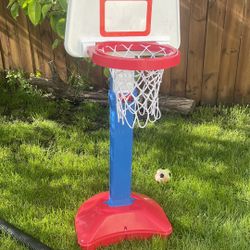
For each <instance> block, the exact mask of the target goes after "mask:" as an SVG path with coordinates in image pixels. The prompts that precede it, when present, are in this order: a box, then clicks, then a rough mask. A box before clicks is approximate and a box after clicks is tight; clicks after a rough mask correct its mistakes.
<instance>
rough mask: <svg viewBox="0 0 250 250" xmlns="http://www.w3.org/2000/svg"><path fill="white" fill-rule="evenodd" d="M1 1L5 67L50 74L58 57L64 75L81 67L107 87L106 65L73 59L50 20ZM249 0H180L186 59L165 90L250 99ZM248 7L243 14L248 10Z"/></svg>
mask: <svg viewBox="0 0 250 250" xmlns="http://www.w3.org/2000/svg"><path fill="white" fill-rule="evenodd" d="M7 3H8V0H2V1H0V69H1V68H4V69H11V68H16V69H23V70H25V71H28V72H32V71H40V72H42V73H43V75H44V76H46V77H51V71H50V68H49V65H48V62H49V61H51V60H54V61H55V65H56V67H57V71H58V73H59V75H60V77H61V78H62V79H63V80H66V79H67V78H68V76H69V75H71V74H72V73H74V72H75V73H76V74H77V73H79V74H80V75H81V77H82V78H84V79H85V81H86V82H88V83H90V84H91V85H94V86H95V87H96V88H104V87H105V88H107V84H106V82H107V81H106V78H105V77H104V74H103V69H102V68H101V67H90V65H89V64H88V63H86V62H85V61H84V60H82V59H80V60H79V59H75V58H74V59H73V58H71V57H70V56H69V55H67V53H66V52H65V50H64V48H63V45H61V46H60V47H59V48H57V49H56V50H54V51H53V50H52V42H53V40H54V38H55V35H53V33H52V31H51V28H50V25H49V22H48V20H46V22H45V23H43V24H42V25H38V26H36V27H34V26H33V25H32V24H31V23H30V22H29V21H28V20H27V18H26V17H25V16H24V15H23V14H21V16H20V17H18V20H17V21H15V20H14V19H13V18H12V17H11V16H10V11H9V10H8V9H7V8H6V6H7ZM249 5H250V0H237V1H235V0H200V1H197V0H181V37H182V43H181V48H180V50H181V64H180V65H179V66H178V67H177V68H175V69H172V70H171V71H166V72H165V74H164V76H163V84H162V86H161V93H163V94H168V95H169V94H171V95H175V96H187V97H189V98H193V99H195V100H196V101H197V102H198V103H199V102H200V103H201V104H211V105H214V104H218V103H223V104H232V103H233V102H235V103H245V104H246V103H250V93H249V92H250V80H249V79H250V57H249V53H248V51H249V48H250V34H249V33H250V31H249V29H250V14H249V9H250V6H249ZM243 13H244V15H243Z"/></svg>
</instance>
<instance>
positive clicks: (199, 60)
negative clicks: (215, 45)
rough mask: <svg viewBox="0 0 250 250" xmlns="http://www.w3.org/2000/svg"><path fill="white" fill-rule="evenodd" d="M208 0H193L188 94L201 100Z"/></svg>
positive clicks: (198, 100) (196, 99) (197, 100)
mask: <svg viewBox="0 0 250 250" xmlns="http://www.w3.org/2000/svg"><path fill="white" fill-rule="evenodd" d="M207 6H208V0H201V1H199V2H197V0H192V2H191V16H190V29H189V33H190V35H189V48H188V64H187V84H186V96H187V97H189V98H192V99H194V100H195V101H196V102H197V103H199V102H200V101H201V88H202V79H203V78H202V76H203V66H204V65H203V63H204V54H205V39H206V22H207Z"/></svg>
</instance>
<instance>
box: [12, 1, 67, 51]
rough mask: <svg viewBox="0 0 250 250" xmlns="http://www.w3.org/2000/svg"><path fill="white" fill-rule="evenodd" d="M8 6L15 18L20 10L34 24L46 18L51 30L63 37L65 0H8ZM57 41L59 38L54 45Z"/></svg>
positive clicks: (56, 43) (55, 43)
mask: <svg viewBox="0 0 250 250" xmlns="http://www.w3.org/2000/svg"><path fill="white" fill-rule="evenodd" d="M8 8H9V9H10V12H11V15H12V17H13V18H14V19H17V17H18V16H19V12H20V10H23V12H24V14H25V15H26V16H28V18H29V19H30V21H31V22H32V23H33V24H34V25H38V24H41V23H42V22H43V21H44V20H45V19H46V18H48V19H49V20H50V25H51V27H52V29H53V31H54V32H56V34H57V35H58V36H59V37H60V38H61V39H63V38H64V33H65V23H66V11H67V0H9V4H8ZM58 43H59V40H58V39H56V40H55V42H54V47H55V46H56V45H58Z"/></svg>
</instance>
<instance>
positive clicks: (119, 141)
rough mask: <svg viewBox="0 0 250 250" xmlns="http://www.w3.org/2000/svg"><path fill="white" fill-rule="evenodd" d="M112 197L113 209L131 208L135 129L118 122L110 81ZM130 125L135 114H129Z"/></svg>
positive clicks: (114, 97) (110, 201) (109, 202)
mask: <svg viewBox="0 0 250 250" xmlns="http://www.w3.org/2000/svg"><path fill="white" fill-rule="evenodd" d="M110 81H111V83H110V86H111V87H110V91H109V105H110V179H109V184H110V191H109V193H110V197H109V201H108V204H109V206H111V207H119V206H129V205H131V204H132V203H133V199H132V198H131V178H132V148H133V129H131V128H130V127H129V126H128V125H127V123H126V122H125V123H124V124H122V122H118V117H117V110H116V95H115V93H114V92H113V90H112V79H111V80H110ZM127 119H128V121H129V123H132V121H133V114H131V113H130V112H127Z"/></svg>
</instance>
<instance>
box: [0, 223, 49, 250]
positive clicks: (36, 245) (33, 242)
mask: <svg viewBox="0 0 250 250" xmlns="http://www.w3.org/2000/svg"><path fill="white" fill-rule="evenodd" d="M0 232H4V233H6V234H7V235H9V236H11V237H12V238H13V239H15V240H17V241H18V242H20V243H22V244H23V245H24V246H25V247H27V248H29V249H31V250H52V249H51V248H49V247H48V246H46V245H44V244H43V243H41V242H39V241H38V240H37V239H35V238H33V237H32V236H30V235H28V234H26V233H24V232H22V231H21V230H19V229H18V228H16V227H14V226H13V225H10V224H9V223H8V222H6V221H4V220H1V219H0Z"/></svg>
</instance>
